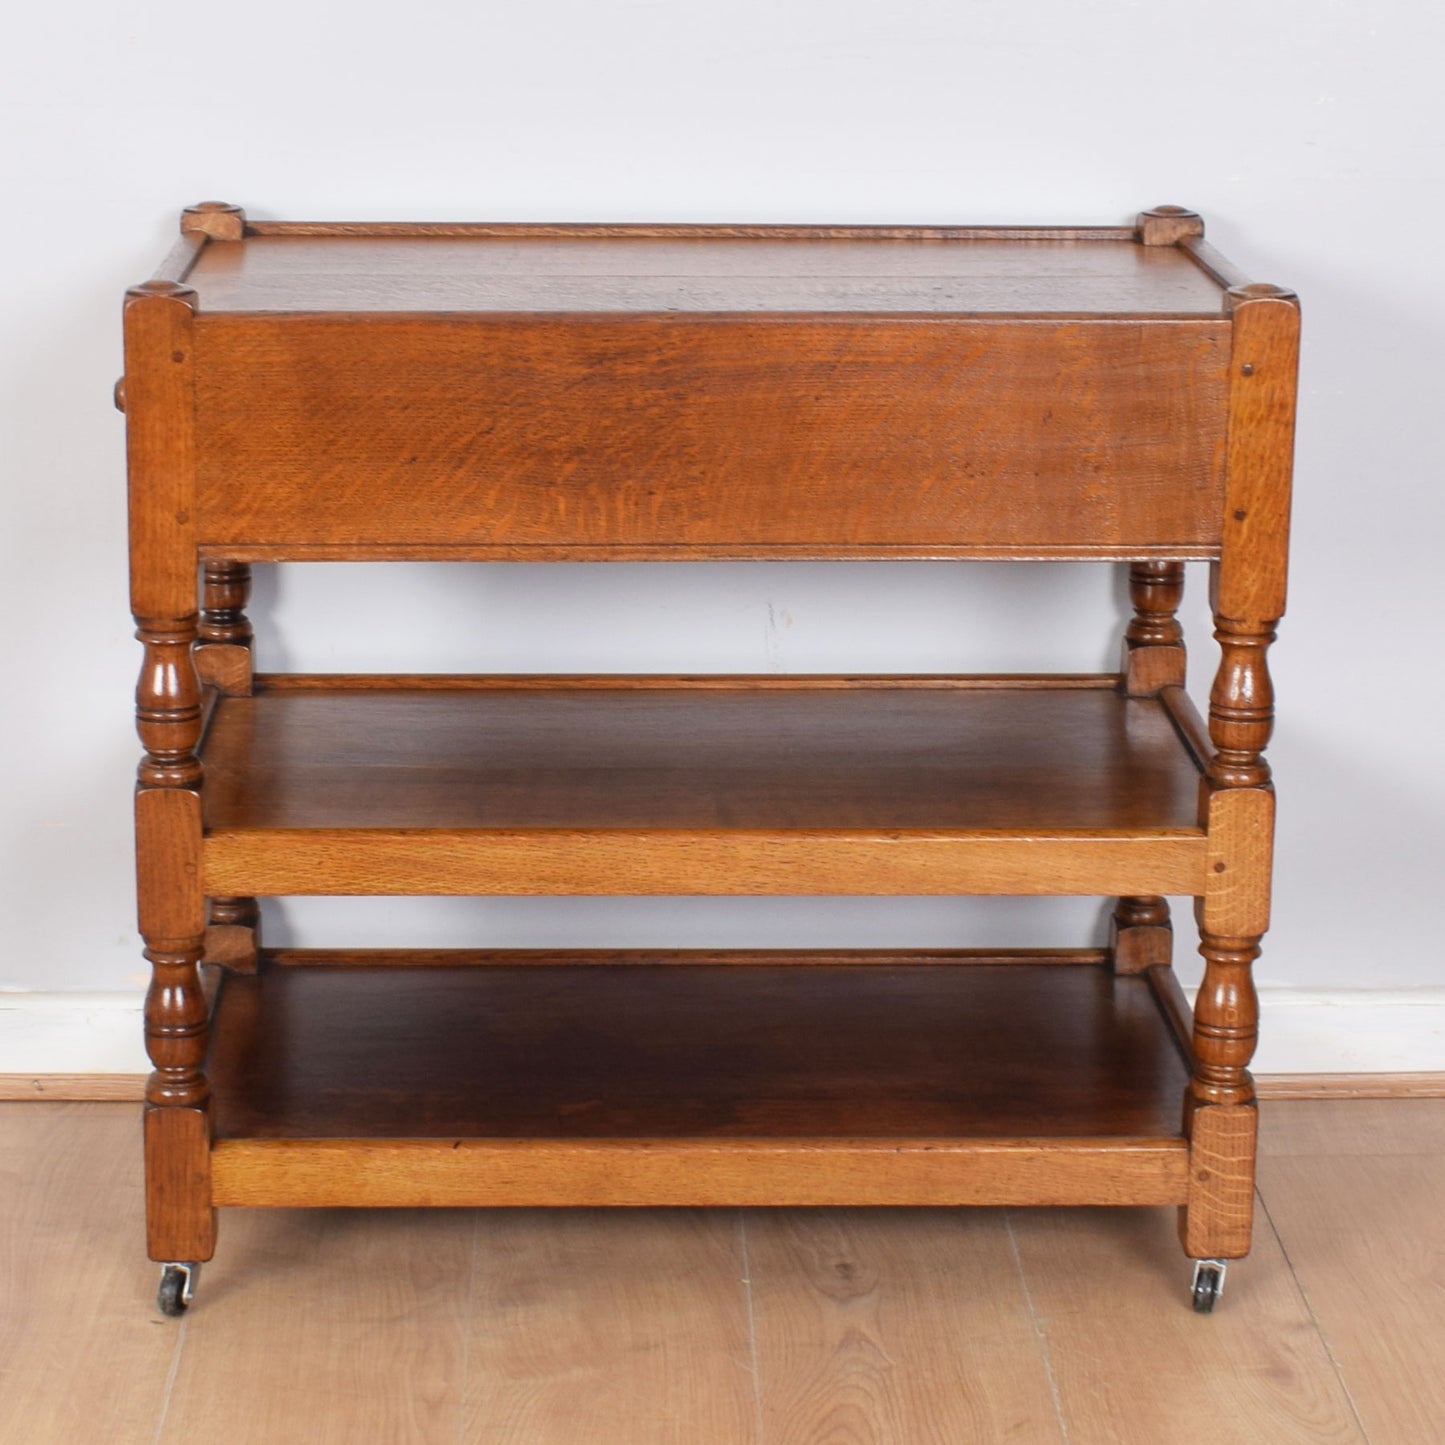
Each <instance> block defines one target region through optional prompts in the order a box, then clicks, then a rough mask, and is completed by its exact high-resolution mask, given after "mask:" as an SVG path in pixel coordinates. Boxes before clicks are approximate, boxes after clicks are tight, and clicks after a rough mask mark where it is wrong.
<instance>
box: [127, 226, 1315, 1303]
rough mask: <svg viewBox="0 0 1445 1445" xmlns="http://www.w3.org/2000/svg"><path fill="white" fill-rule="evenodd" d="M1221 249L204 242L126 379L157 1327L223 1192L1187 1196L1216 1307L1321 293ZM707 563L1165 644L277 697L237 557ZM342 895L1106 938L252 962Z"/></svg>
mask: <svg viewBox="0 0 1445 1445" xmlns="http://www.w3.org/2000/svg"><path fill="white" fill-rule="evenodd" d="M1203 231H1204V228H1203V224H1202V223H1201V221H1200V220H1199V218H1198V217H1197V216H1196V215H1194V214H1192V213H1190V212H1188V211H1184V210H1181V209H1179V208H1177V207H1160V208H1158V209H1156V210H1152V211H1146V212H1144V213H1143V215H1141V216H1140V217H1139V218H1138V222H1137V224H1136V225H1135V226H1131V227H1092V228H1079V229H1064V228H1058V229H1051V228H1044V229H1032V228H1025V229H1005V228H988V227H985V228H961V227H960V228H954V227H937V228H855V227H836V228H831V227H765V226H759V227H751V226H525V225H381V224H379V225H342V224H302V223H279V222H251V221H248V220H247V219H246V218H245V216H244V215H243V214H242V212H241V211H240V210H238V209H237V208H235V207H234V206H228V205H222V204H219V203H207V204H204V205H200V206H196V207H193V208H192V209H190V210H187V211H186V212H185V213H184V216H183V218H182V222H181V237H180V241H179V244H178V245H177V246H176V248H175V249H174V250H173V252H172V253H171V255H170V256H169V258H168V259H167V260H166V262H165V264H164V265H163V266H162V268H161V269H160V271H159V272H158V273H157V275H156V276H155V277H154V278H153V279H152V280H150V281H147V282H144V283H142V284H141V285H139V286H137V287H135V288H134V289H132V290H131V291H130V292H129V293H128V295H127V297H126V303H125V375H124V378H123V380H122V382H121V384H120V385H119V387H118V389H117V401H118V404H120V405H121V406H122V408H123V410H124V411H125V413H126V422H127V431H128V457H129V478H130V547H131V586H132V602H133V610H134V613H135V617H136V622H137V625H138V627H139V636H140V639H141V641H142V643H143V644H144V648H145V660H144V667H143V671H142V675H141V681H140V686H139V691H138V708H137V715H138V721H139V731H140V737H141V742H142V744H143V746H144V750H145V752H144V757H143V759H142V761H141V764H140V771H139V783H138V788H137V792H136V799H135V806H136V837H137V852H138V870H139V914H140V930H141V933H142V934H143V936H144V940H145V949H146V957H147V958H148V959H149V961H150V964H151V968H152V972H153V982H152V984H151V987H150V991H149V995H148V998H147V1002H146V1013H145V1028H146V1042H147V1047H148V1049H149V1053H150V1057H151V1060H152V1062H153V1063H154V1066H155V1071H154V1073H153V1074H152V1075H151V1078H150V1082H149V1086H148V1089H147V1094H146V1105H145V1160H146V1190H147V1219H148V1225H147V1227H148V1232H149V1247H150V1254H151V1257H152V1258H153V1259H155V1260H157V1261H159V1262H160V1263H161V1264H162V1266H163V1269H162V1281H161V1287H160V1301H161V1306H162V1308H163V1309H164V1310H165V1311H166V1312H167V1313H172V1314H176V1313H179V1312H180V1311H181V1310H183V1309H184V1308H185V1306H186V1303H187V1302H188V1301H189V1299H190V1297H191V1291H192V1287H193V1284H194V1281H195V1277H196V1271H197V1268H198V1265H199V1262H200V1261H203V1260H206V1259H209V1258H210V1257H211V1255H212V1253H213V1251H214V1248H215V1241H216V1210H217V1208H218V1207H219V1206H223V1205H246V1206H267V1205H270V1206H300V1205H318V1206H339V1205H453V1206H480V1205H552V1204H555V1205H638V1204H652V1205H658V1204H676V1205H730V1206H741V1205H843V1204H847V1205H861V1204H878V1205H885V1204H895V1205H922V1204H927V1205H969V1204H984V1205H1027V1204H1128V1205H1176V1206H1178V1207H1179V1210H1180V1230H1181V1236H1182V1241H1183V1246H1184V1252H1185V1254H1186V1255H1188V1256H1189V1257H1190V1258H1191V1259H1192V1260H1194V1261H1195V1262H1196V1265H1195V1270H1194V1286H1193V1289H1194V1293H1193V1299H1194V1304H1195V1307H1196V1308H1198V1309H1200V1310H1208V1309H1210V1308H1212V1307H1213V1304H1214V1302H1215V1299H1216V1298H1217V1296H1218V1292H1219V1288H1220V1285H1221V1283H1222V1279H1223V1275H1224V1268H1225V1262H1226V1261H1227V1260H1230V1259H1234V1258H1237V1257H1239V1256H1241V1255H1243V1254H1244V1253H1245V1252H1246V1251H1247V1249H1248V1247H1249V1237H1250V1220H1251V1210H1252V1185H1253V1176H1254V1155H1255V1118H1256V1111H1255V1095H1254V1088H1253V1084H1252V1081H1251V1079H1250V1075H1249V1073H1248V1064H1249V1061H1250V1056H1251V1054H1252V1053H1253V1050H1254V1045H1255V1032H1256V1012H1257V1008H1256V1000H1255V994H1254V991H1253V988H1252V985H1251V981H1250V972H1251V965H1252V963H1253V961H1254V959H1255V958H1256V956H1257V955H1258V952H1259V941H1260V937H1261V935H1262V934H1263V933H1264V931H1265V928H1266V926H1267V924H1268V919H1269V884H1270V866H1271V838H1272V830H1273V817H1274V793H1273V791H1272V788H1271V784H1270V771H1269V767H1268V765H1267V764H1266V763H1265V761H1264V758H1263V756H1262V754H1263V751H1264V748H1265V744H1266V742H1267V740H1268V738H1269V734H1270V727H1271V719H1272V711H1273V703H1272V695H1271V688H1270V681H1269V674H1268V671H1267V669H1266V662H1265V657H1266V652H1267V649H1268V647H1269V645H1270V643H1271V642H1272V641H1273V638H1274V629H1275V625H1276V622H1277V620H1278V619H1279V617H1280V615H1281V613H1282V611H1283V608H1284V584H1285V548H1286V530H1287V521H1288V507H1289V487H1290V471H1291V453H1292V434H1293V419H1294V406H1295V373H1296V352H1297V337H1298V307H1297V303H1296V301H1295V298H1294V296H1293V295H1292V294H1291V293H1290V292H1288V291H1284V290H1281V289H1280V288H1278V287H1275V286H1269V285H1256V284H1250V283H1248V282H1247V281H1246V280H1245V279H1244V278H1243V277H1241V276H1239V275H1238V274H1237V273H1236V272H1235V270H1234V269H1233V267H1232V266H1231V265H1230V264H1229V263H1228V262H1226V261H1225V260H1224V259H1223V258H1222V257H1220V256H1219V255H1218V254H1217V253H1216V252H1215V251H1214V250H1213V249H1212V248H1211V247H1210V246H1209V245H1208V244H1207V243H1206V242H1205V240H1204V235H1203ZM716 558H744V559H755V560H768V559H772V560H776V559H799V558H807V559H830V560H838V561H844V560H853V561H864V560H870V559H873V560H876V559H900V558H931V559H957V560H959V561H961V562H962V561H968V560H970V559H993V560H999V559H1008V560H1012V559H1017V560H1019V561H1021V562H1022V561H1044V560H1057V559H1073V560H1079V559H1086V560H1091V561H1098V562H1109V563H1120V564H1125V565H1127V568H1128V578H1129V595H1130V597H1131V599H1132V607H1133V618H1132V620H1131V621H1130V622H1129V623H1128V626H1127V629H1126V631H1125V634H1124V637H1123V640H1122V641H1123V646H1122V659H1121V662H1120V664H1119V668H1118V671H1117V672H1116V673H1109V674H1106V675H1069V676H988V677H976V676H906V677H905V676H891V677H880V676H866V677H861V676H790V677H781V676H763V677H732V676H726V677H719V676H669V677H659V676H636V677H631V676H531V675H527V676H424V675H419V676H381V675H347V676H339V675H296V674H289V675H287V674H276V673H266V672H260V671H255V670H253V667H252V647H251V641H252V632H251V627H250V625H249V624H248V621H247V618H246V612H245V607H246V603H247V595H248V589H249V585H250V569H251V566H252V565H253V564H255V563H281V562H292V561H325V560H372V561H387V562H403V561H407V560H424V559H431V560H439V559H448V560H467V561H479V562H481V561H491V562H505V561H516V560H527V561H543V562H546V561H562V560H598V561H607V560H629V561H639V560H647V559H662V560H672V561H677V560H706V559H716ZM1191 560H1194V561H1207V562H1208V563H1209V564H1210V576H1211V579H1212V580H1211V605H1212V609H1213V614H1214V624H1215V638H1216V640H1217V642H1218V644H1219V648H1220V660H1219V665H1218V672H1217V675H1216V678H1215V681H1214V686H1213V691H1212V693H1211V697H1210V704H1209V709H1208V718H1207V719H1202V718H1201V717H1200V716H1199V715H1198V714H1197V713H1196V711H1195V709H1194V707H1193V706H1192V705H1191V703H1190V700H1189V698H1188V696H1187V695H1186V693H1185V691H1184V687H1183V684H1184V660H1185V654H1184V642H1183V638H1182V634H1181V626H1180V624H1179V622H1178V620H1177V617H1176V611H1177V608H1178V606H1179V602H1180V597H1181V589H1182V585H1183V576H1184V563H1185V562H1187V561H1191ZM307 894H339V895H364V894H391V895H412V894H420V895H445V894H462V895H485V894H532V895H537V894H553V895H560V894H658V895H669V894H673V895H682V894H713V895H729V894H730V895H743V894H778V895H808V894H812V895H845V894H892V895H902V896H911V895H927V894H978V895H983V894H1015V895H1027V894H1032V895H1049V894H1054V895H1058V894H1073V895H1083V896H1097V897H1100V898H1108V899H1114V900H1116V902H1115V903H1114V905H1113V928H1112V934H1111V937H1110V940H1109V943H1108V946H1107V947H1106V948H1100V949H1068V950H1060V949H1039V950H1030V951H1027V952H1023V951H1018V950H1015V951H1012V952H1002V953H1001V952H998V951H996V950H995V951H992V952H985V951H980V950H974V951H967V950H953V951H918V950H896V951H890V952H880V951H876V950H874V951H854V952H846V951H845V952H838V951H829V952H822V951H796V950H793V951H786V950H785V951H772V952H767V951H745V952H738V951H730V952H721V951H700V950H679V951H673V952H666V951H657V950H652V951H637V952H627V953H618V952H603V951H600V950H599V951H590V952H589V951H583V952H569V953H565V954H564V953H557V952H549V951H542V950H521V951H516V950H514V951H507V952H499V951H496V950H486V949H480V948H478V949H474V950H443V951H436V950H433V951H425V952H423V951H416V952H406V951H401V950H318V949H304V950H302V949H266V948H262V947H261V946H260V944H259V942H258V937H257V918H258V909H257V901H256V900H257V899H258V898H259V897H263V896H291V895H307ZM1169 896H1187V897H1192V898H1193V899H1194V900H1195V910H1196V914H1197V918H1198V925H1199V930H1200V951H1201V953H1202V954H1203V957H1204V966H1205V971H1204V982H1203V986H1202V988H1201V989H1200V991H1199V994H1198V998H1197V1000H1196V1002H1195V1005H1194V1007H1193V1009H1192V1010H1191V1009H1190V1007H1189V1005H1188V1004H1187V1003H1186V1001H1185V998H1184V996H1183V994H1182V992H1181V990H1180V987H1179V985H1178V983H1177V982H1176V980H1175V977H1174V974H1173V972H1172V971H1171V966H1170V956H1171V955H1170V949H1171V925H1170V915H1169V908H1168V906H1167V904H1166V902H1165V899H1166V897H1169Z"/></svg>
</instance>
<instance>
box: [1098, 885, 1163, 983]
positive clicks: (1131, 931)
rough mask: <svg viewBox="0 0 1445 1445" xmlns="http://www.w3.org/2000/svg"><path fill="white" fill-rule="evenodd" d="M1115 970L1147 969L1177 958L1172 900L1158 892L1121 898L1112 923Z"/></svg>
mask: <svg viewBox="0 0 1445 1445" xmlns="http://www.w3.org/2000/svg"><path fill="white" fill-rule="evenodd" d="M1109 947H1110V950H1111V952H1112V953H1113V956H1114V972H1115V973H1143V972H1144V970H1145V969H1146V968H1153V967H1154V966H1155V964H1160V963H1162V964H1169V963H1172V962H1173V959H1174V927H1173V924H1172V923H1171V922H1170V921H1169V903H1168V901H1167V900H1166V899H1163V898H1160V897H1158V896H1157V895H1147V896H1139V897H1132V898H1121V899H1120V900H1119V901H1118V904H1117V905H1116V906H1115V908H1114V917H1113V920H1112V921H1111V923H1110V927H1109Z"/></svg>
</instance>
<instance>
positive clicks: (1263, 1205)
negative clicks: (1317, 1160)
mask: <svg viewBox="0 0 1445 1445" xmlns="http://www.w3.org/2000/svg"><path fill="white" fill-rule="evenodd" d="M1254 1197H1255V1198H1256V1199H1257V1200H1258V1201H1259V1208H1260V1213H1261V1214H1263V1215H1264V1217H1265V1222H1266V1223H1267V1224H1268V1225H1269V1227H1270V1231H1271V1232H1272V1233H1273V1235H1274V1237H1275V1242H1276V1243H1277V1244H1278V1245H1279V1252H1280V1253H1281V1254H1282V1255H1283V1256H1284V1262H1285V1267H1286V1268H1287V1269H1288V1270H1289V1273H1290V1278H1291V1279H1292V1280H1294V1285H1295V1288H1296V1289H1297V1290H1298V1291H1299V1296H1300V1299H1301V1300H1302V1301H1303V1302H1304V1307H1305V1310H1306V1312H1307V1313H1308V1314H1309V1317H1310V1323H1311V1324H1312V1325H1313V1326H1314V1327H1315V1333H1316V1334H1317V1335H1318V1336H1319V1338H1320V1344H1321V1345H1323V1346H1324V1351H1325V1357H1326V1358H1327V1359H1328V1360H1329V1362H1330V1366H1331V1368H1332V1369H1333V1370H1334V1372H1335V1379H1337V1380H1338V1381H1339V1382H1340V1389H1341V1390H1342V1391H1344V1396H1345V1399H1346V1401H1347V1402H1348V1403H1349V1406H1350V1414H1351V1415H1353V1416H1354V1417H1355V1425H1356V1426H1357V1427H1358V1429H1359V1432H1360V1438H1361V1439H1363V1440H1364V1442H1365V1445H1374V1442H1373V1441H1372V1440H1371V1439H1370V1432H1369V1431H1368V1430H1367V1429H1366V1428H1365V1422H1364V1420H1363V1419H1361V1418H1360V1408H1359V1406H1358V1405H1356V1404H1355V1395H1354V1391H1352V1390H1351V1389H1350V1382H1349V1381H1348V1380H1347V1379H1346V1378H1345V1371H1344V1368H1343V1366H1341V1364H1340V1361H1339V1358H1338V1356H1336V1354H1335V1347H1334V1345H1332V1344H1331V1343H1330V1337H1329V1335H1328V1334H1327V1333H1326V1332H1325V1327H1324V1325H1323V1324H1321V1323H1320V1317H1319V1315H1317V1314H1316V1313H1315V1307H1314V1304H1313V1303H1312V1302H1311V1300H1310V1296H1309V1291H1308V1290H1307V1289H1306V1288H1305V1286H1304V1281H1303V1280H1302V1279H1301V1278H1300V1277H1299V1271H1298V1270H1297V1269H1295V1267H1294V1260H1293V1259H1291V1258H1290V1252H1289V1246H1288V1245H1287V1244H1286V1243H1285V1242H1284V1236H1283V1235H1282V1234H1281V1233H1280V1232H1279V1227H1278V1226H1277V1225H1276V1224H1275V1222H1274V1215H1273V1214H1271V1213H1270V1209H1269V1202H1268V1201H1267V1200H1266V1199H1265V1197H1264V1191H1263V1190H1262V1189H1259V1188H1256V1189H1255V1191H1254Z"/></svg>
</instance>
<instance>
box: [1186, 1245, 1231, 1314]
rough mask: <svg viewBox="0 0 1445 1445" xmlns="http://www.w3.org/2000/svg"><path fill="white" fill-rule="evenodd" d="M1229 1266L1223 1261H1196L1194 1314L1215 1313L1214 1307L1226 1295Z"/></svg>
mask: <svg viewBox="0 0 1445 1445" xmlns="http://www.w3.org/2000/svg"><path fill="white" fill-rule="evenodd" d="M1228 1267H1229V1266H1228V1265H1227V1264H1226V1263H1225V1261H1224V1260H1222V1259H1196V1260H1195V1261H1194V1313H1195V1314H1197V1315H1208V1314H1213V1313H1214V1306H1215V1305H1217V1304H1218V1303H1219V1297H1220V1295H1222V1294H1223V1293H1224V1272H1225V1270H1226V1269H1227V1268H1228Z"/></svg>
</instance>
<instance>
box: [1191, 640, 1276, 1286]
mask: <svg viewBox="0 0 1445 1445" xmlns="http://www.w3.org/2000/svg"><path fill="white" fill-rule="evenodd" d="M1216 628H1217V630H1216V632H1215V636H1216V638H1217V639H1218V641H1219V643H1220V646H1221V649H1222V654H1221V661H1220V666H1219V672H1218V674H1217V676H1216V678H1215V683H1214V689H1213V691H1212V693H1211V695H1210V708H1209V731H1210V736H1211V739H1212V740H1213V743H1214V747H1215V753H1214V758H1213V761H1212V763H1211V765H1210V769H1209V775H1208V777H1207V778H1206V779H1205V781H1204V785H1203V789H1202V792H1201V815H1202V819H1203V821H1204V824H1205V827H1206V829H1207V831H1208V834H1209V865H1208V868H1207V872H1206V876H1207V879H1208V882H1207V884H1206V892H1205V894H1204V896H1203V897H1202V898H1200V899H1199V900H1198V901H1197V904H1196V911H1197V913H1198V917H1199V928H1200V940H1201V941H1200V947H1199V951H1200V953H1201V954H1202V955H1203V957H1204V981H1203V983H1202V984H1201V985H1200V988H1199V995H1198V998H1197V999H1196V1001H1195V1006H1194V1072H1193V1078H1192V1080H1191V1082H1190V1087H1189V1099H1188V1102H1187V1105H1186V1109H1185V1128H1186V1130H1187V1132H1188V1134H1189V1139H1190V1181H1189V1202H1188V1204H1187V1205H1186V1206H1185V1209H1184V1211H1183V1216H1182V1220H1181V1231H1182V1236H1183V1241H1184V1248H1185V1251H1186V1252H1187V1253H1188V1254H1190V1255H1192V1256H1193V1257H1194V1258H1196V1259H1202V1258H1212V1259H1233V1258H1237V1257H1239V1256H1240V1255H1243V1254H1246V1253H1247V1252H1248V1250H1249V1240H1250V1221H1251V1217H1252V1213H1253V1207H1254V1163H1255V1142H1256V1136H1257V1130H1258V1125H1257V1111H1256V1109H1255V1094H1254V1081H1253V1079H1252V1078H1251V1077H1250V1074H1249V1062H1250V1059H1251V1058H1252V1057H1253V1055H1254V1048H1255V1041H1256V1038H1257V1035H1258V1030H1259V1002H1258V999H1257V997H1256V995H1255V989H1254V978H1253V965H1254V961H1255V959H1257V958H1258V957H1259V941H1260V938H1261V936H1262V935H1263V933H1264V931H1265V929H1266V928H1268V926H1269V878H1270V855H1271V852H1272V846H1273V836H1274V790H1273V787H1272V786H1271V784H1270V771H1269V764H1268V763H1267V762H1266V761H1265V760H1264V757H1263V752H1264V748H1265V745H1266V744H1267V743H1268V741H1269V735H1270V731H1271V728H1272V726H1273V719H1274V694H1273V689H1272V687H1271V684H1270V679H1269V670H1268V665H1267V661H1266V654H1267V650H1268V647H1269V644H1270V642H1271V641H1273V638H1274V632H1273V629H1272V626H1270V625H1268V624H1266V625H1264V626H1263V627H1258V626H1256V627H1252V628H1251V627H1244V626H1242V625H1240V624H1238V623H1232V622H1229V621H1227V620H1225V619H1221V618H1216Z"/></svg>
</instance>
